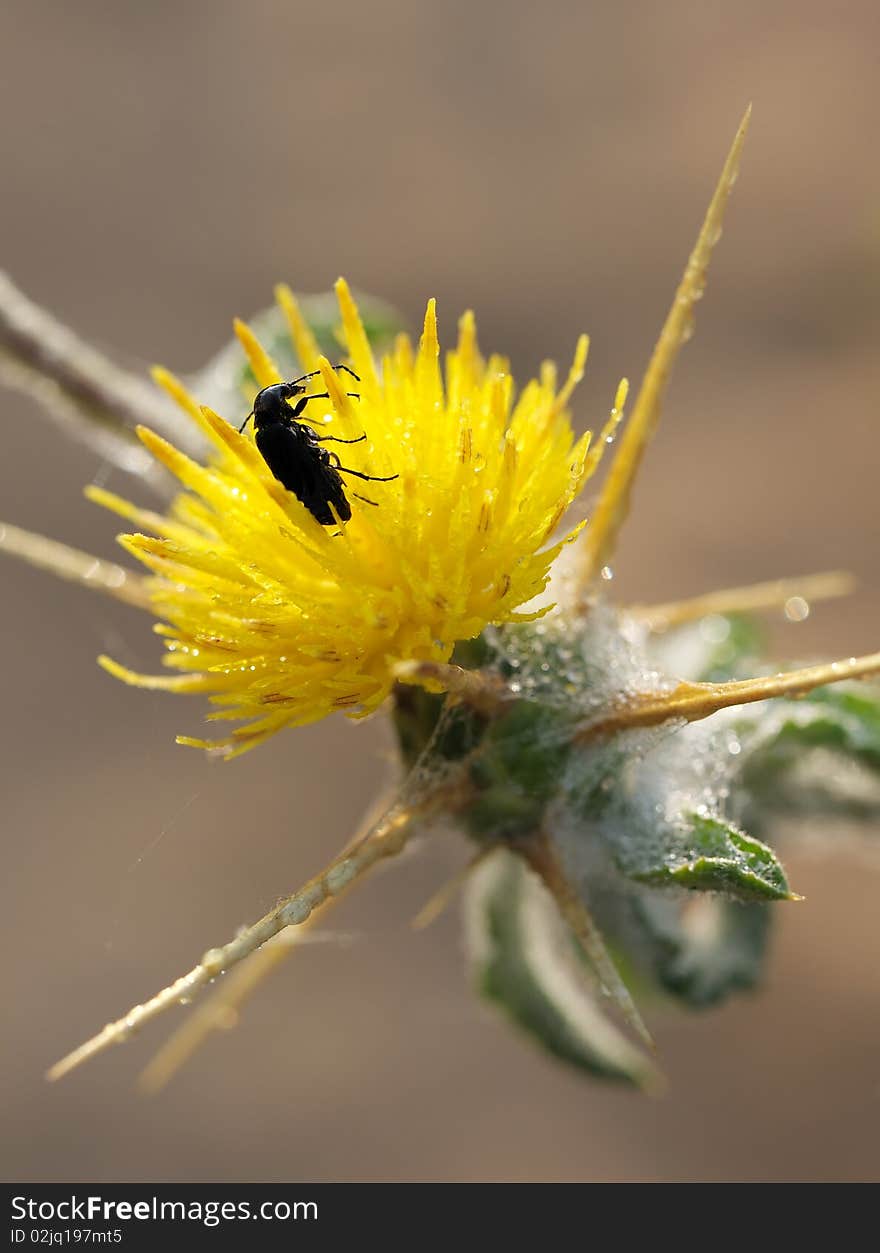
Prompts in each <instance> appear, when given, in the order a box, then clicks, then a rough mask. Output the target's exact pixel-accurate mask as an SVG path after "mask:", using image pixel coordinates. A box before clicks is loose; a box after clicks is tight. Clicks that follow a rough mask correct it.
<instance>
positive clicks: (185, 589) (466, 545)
mask: <svg viewBox="0 0 880 1253" xmlns="http://www.w3.org/2000/svg"><path fill="white" fill-rule="evenodd" d="M337 293H338V297H339V307H340V312H341V317H342V329H343V335H344V339H345V344H346V349H347V354H346V355H347V360H348V361H349V362H350V366H351V368H352V369H353V370H354V371H355V373H356V375H357V376H358V378H359V380H360V381H359V383H358V384H357V387H358V395H357V396H356V397H351V396H350V395H348V394H346V391H345V390H344V388H343V386H342V385H341V384H340V379H339V376H338V375H337V373H336V372H335V370H334V368H333V367H332V366H331V365H330V363H329V361H328V360H327V359H326V357H323V356H322V355H320V353H319V352H318V348H317V345H316V342H315V340H314V337H313V335H312V333H311V331H310V330H309V328H308V326H307V325H306V323H305V321H304V319H303V318H302V315H301V313H300V311H299V308H298V306H297V304H296V302H295V299H294V297H293V295H292V293H291V292H290V291H289V290H288V289H287V288H280V289H279V291H278V297H279V302H280V304H281V306H282V308H283V310H284V313H285V315H286V316H287V319H288V321H289V324H290V326H291V329H292V333H293V340H294V346H295V349H296V353H297V356H298V358H299V361H300V362H301V364H302V368H303V371H304V372H311V371H316V372H320V373H319V378H320V380H321V384H322V389H323V390H324V391H326V393H328V394H329V395H328V399H327V403H326V404H325V405H324V406H323V407H321V406H320V404H319V402H317V401H314V402H312V403H311V405H310V408H309V409H308V411H307V413H304V414H303V415H302V418H301V419H300V420H301V421H303V422H306V421H307V422H308V423H309V424H310V425H311V424H314V425H315V427H317V428H318V429H319V431H320V436H321V438H322V439H331V438H332V439H335V440H340V441H345V442H346V443H351V442H352V441H358V440H359V439H360V436H361V435H366V439H365V440H363V441H362V442H357V443H351V446H350V447H346V450H345V451H346V454H347V458H348V461H349V464H350V465H352V463H353V465H354V467H356V468H357V470H358V471H359V472H360V473H364V472H366V473H369V474H370V475H371V476H375V477H379V476H383V477H384V476H390V475H396V476H397V477H396V478H395V479H394V480H393V482H390V483H384V482H383V483H371V484H370V486H369V492H370V496H369V497H364V496H363V495H362V494H361V493H360V492H358V491H353V492H352V493H351V506H352V518H351V520H350V521H349V522H347V523H346V524H345V525H343V524H342V523H341V522H340V524H339V525H338V526H329V527H328V526H322V525H321V524H320V523H319V522H318V521H316V519H315V517H314V516H313V515H312V513H311V512H310V511H309V509H308V508H306V506H305V505H304V504H303V503H301V501H300V500H299V499H297V497H296V496H295V495H294V494H293V493H292V492H289V491H287V490H286V488H285V487H284V486H283V485H282V484H281V483H280V482H278V480H277V479H275V478H274V477H273V475H272V472H271V470H270V469H269V467H268V466H267V464H266V462H265V461H264V460H263V458H262V456H261V455H260V453H259V452H258V450H257V449H256V447H255V446H254V442H253V438H252V436H250V435H248V434H246V435H242V434H239V433H238V432H237V431H236V430H235V429H234V428H233V427H232V426H231V425H230V423H229V422H227V421H226V420H225V419H224V418H221V417H219V416H218V415H217V414H216V413H214V412H213V411H212V410H210V409H208V408H205V407H199V405H198V404H197V403H196V401H195V400H194V399H193V398H192V397H191V396H190V394H189V392H188V391H187V390H186V389H185V388H184V387H183V385H182V384H181V383H180V382H179V381H178V380H176V379H175V378H173V377H172V376H171V375H169V374H168V373H167V372H166V371H164V370H157V371H156V372H155V377H156V381H157V382H158V383H159V384H160V385H161V386H162V387H164V388H165V389H166V390H167V391H168V392H169V394H170V395H171V396H173V397H174V399H175V400H177V401H178V402H179V403H180V405H181V406H182V408H183V409H184V411H185V412H186V413H187V415H188V417H189V418H190V419H191V421H192V422H194V423H196V424H197V426H198V427H199V428H200V429H201V431H202V432H203V433H204V435H205V436H206V437H207V439H208V440H209V442H210V445H211V457H210V460H209V463H208V464H207V465H206V466H205V465H200V464H197V463H196V462H195V461H193V460H192V459H191V458H189V457H188V456H186V455H184V454H183V453H182V452H180V451H179V450H178V449H177V448H175V447H174V446H173V445H172V444H171V443H169V442H168V441H167V440H165V439H163V438H161V437H160V436H158V435H156V434H154V433H153V432H152V431H150V430H148V429H145V428H141V429H140V430H139V435H140V438H141V439H142V441H143V443H144V444H145V445H146V447H147V448H148V449H149V451H150V452H151V453H152V454H153V456H154V457H155V458H156V459H157V460H158V461H159V462H161V463H162V465H164V466H165V467H166V468H167V469H168V470H170V471H171V473H172V474H173V475H174V476H175V477H176V478H177V479H178V480H179V481H180V483H181V484H182V485H183V486H184V487H185V488H186V489H187V491H186V492H185V493H184V494H181V495H179V496H178V497H177V499H176V500H175V501H174V502H173V504H172V506H171V508H170V510H169V512H168V514H167V515H164V516H161V515H157V514H155V513H152V512H146V511H144V510H142V509H138V508H135V507H134V506H132V505H130V504H128V503H127V502H126V501H124V500H121V499H120V498H119V497H118V496H115V495H112V494H111V493H109V492H106V491H104V490H102V489H99V488H94V487H93V488H89V489H88V490H87V495H88V496H89V497H90V498H91V499H92V500H94V501H96V502H98V503H100V504H103V505H106V506H107V507H108V508H110V509H113V510H115V511H116V512H117V513H119V514H121V515H122V516H123V517H124V518H126V519H127V520H129V521H131V522H134V523H136V524H137V525H139V526H141V527H142V528H144V530H145V531H147V532H149V533H150V534H149V535H144V534H133V535H124V536H122V537H121V543H122V545H123V547H124V548H126V550H127V551H128V552H129V553H131V554H132V555H133V556H134V557H136V558H137V559H138V560H139V561H141V562H142V563H143V564H144V565H145V566H146V567H147V568H148V569H149V570H150V571H151V572H152V574H153V575H154V576H155V577H154V578H153V579H151V580H150V581H149V583H148V584H147V591H148V597H149V604H150V607H151V608H152V610H153V611H154V612H155V613H156V614H157V616H159V617H160V618H161V619H162V622H161V623H160V624H159V625H158V626H157V631H158V632H159V633H160V634H161V636H162V637H163V640H164V643H165V648H166V655H165V659H164V660H165V664H166V666H168V667H169V668H170V669H172V670H175V671H177V672H178V673H177V674H175V675H169V676H146V675H140V674H135V673H133V672H132V671H131V670H128V669H126V668H125V667H123V666H120V665H118V664H117V663H116V662H113V661H111V660H110V659H108V658H102V659H101V664H102V665H103V666H104V667H105V668H106V669H107V670H109V671H110V673H112V674H114V675H116V676H118V677H119V678H121V679H123V680H124V681H125V682H127V683H131V684H134V685H136V686H140V687H150V688H162V689H165V690H167V691H177V692H204V693H208V694H209V698H210V700H211V702H212V703H213V704H215V705H217V706H218V709H217V712H216V713H214V714H212V715H211V717H214V718H234V719H246V720H247V725H246V726H244V727H242V728H240V729H237V730H235V731H234V732H233V733H232V735H231V736H229V737H228V738H227V739H224V740H219V741H209V740H197V739H192V738H190V737H181V738H180V742H182V743H186V744H191V745H195V746H197V747H201V748H223V749H225V750H226V752H227V755H230V756H233V755H236V754H238V753H241V752H244V751H246V750H247V749H249V748H252V747H254V745H256V744H258V743H260V742H261V741H262V740H264V739H266V738H267V736H270V735H272V734H273V733H274V732H276V731H278V730H280V729H281V728H282V727H285V726H291V725H298V724H303V723H308V722H313V721H315V720H316V719H319V718H323V717H324V716H326V715H327V714H330V713H333V712H335V711H338V710H343V711H345V712H346V713H348V714H349V716H353V717H362V716H364V715H365V714H368V713H371V712H372V711H373V710H375V709H376V708H377V707H378V706H379V705H380V704H381V703H382V702H383V701H384V700H385V699H386V697H387V696H388V694H389V692H390V690H391V686H392V684H393V682H394V680H395V674H396V667H398V666H399V664H400V663H401V662H408V661H432V662H440V663H442V662H446V661H448V660H449V658H450V657H451V655H452V651H453V649H454V647H455V645H456V643H457V642H458V641H461V640H468V639H472V638H474V637H475V636H477V635H479V634H480V632H481V631H482V630H483V629H484V628H485V627H486V625H487V624H488V623H505V622H517V621H523V620H525V619H526V618H529V617H534V616H535V615H534V614H524V613H523V612H521V611H520V608H519V607H520V606H522V605H523V604H524V603H526V602H528V601H531V600H533V599H534V597H535V596H536V595H537V594H538V593H540V592H541V591H542V590H543V588H544V586H545V584H546V582H547V578H548V572H549V569H550V566H551V564H552V562H553V560H554V558H555V557H556V555H557V554H558V552H559V551H560V548H561V547H562V545H563V544H565V543H567V542H569V541H570V540H571V539H573V538H574V536H575V535H576V534H577V532H578V530H579V529H580V528H579V527H575V528H574V529H573V530H572V531H570V532H569V534H568V535H567V536H565V537H564V538H562V539H560V540H557V541H556V542H554V543H552V544H550V543H548V541H549V540H550V538H551V536H552V535H553V533H554V531H555V529H556V527H557V526H558V524H559V522H560V520H561V518H562V516H563V514H564V513H565V512H566V510H567V508H568V506H569V504H570V503H571V502H572V500H573V499H574V498H575V497H576V496H577V494H578V492H579V491H580V489H581V487H582V486H583V484H584V482H585V480H586V479H587V477H588V476H589V474H590V473H591V471H592V470H593V469H594V467H595V466H596V464H597V462H598V460H599V453H600V452H601V448H602V446H603V445H602V443H601V442H600V444H599V446H598V449H597V450H596V451H595V452H593V453H590V452H589V451H588V448H589V444H590V435H589V433H588V434H586V435H585V436H583V437H582V438H580V439H578V440H575V438H574V435H573V432H572V428H571V424H570V421H569V416H568V412H567V403H568V400H569V398H570V396H571V393H572V391H573V389H574V387H575V385H576V383H577V382H578V380H579V379H580V378H581V376H582V374H583V368H584V362H585V360H586V355H587V340H586V337H582V338H581V340H580V341H579V343H578V346H577V351H576V354H575V359H574V363H573V365H572V367H571V370H570V372H569V374H568V378H567V379H566V381H565V383H564V385H563V386H562V387H558V386H557V382H556V371H555V369H554V367H553V366H552V364H550V363H546V364H545V366H544V367H543V370H542V373H541V378H540V380H533V381H532V382H530V383H529V384H527V386H526V387H525V388H523V390H522V391H521V392H520V393H519V394H517V393H516V391H515V387H514V382H513V379H512V377H511V375H510V372H509V368H508V364H507V362H506V361H505V360H504V359H502V358H500V357H491V358H490V359H489V361H488V362H486V361H485V360H484V359H483V357H482V356H481V355H480V351H479V348H478V346H477V339H476V328H475V323H474V318H473V315H472V314H471V313H466V314H465V315H464V316H463V317H462V318H461V321H460V323H459V337H458V344H457V346H456V348H455V349H454V350H453V351H451V352H450V353H449V354H448V357H447V360H446V367H445V377H444V373H443V372H441V369H440V365H439V354H440V347H439V343H438V338H437V323H436V316H435V307H434V302H433V301H430V302H429V304H428V309H427V313H426V315H425V323H424V331H423V334H422V338H421V342H420V344H419V347H418V350H417V351H416V352H414V351H413V349H412V346H411V344H410V341H409V339H408V338H407V337H406V336H405V335H400V336H398V338H397V341H396V343H395V345H394V349H393V351H392V352H391V353H390V354H389V355H388V356H386V358H385V360H384V362H382V365H381V369H379V368H377V365H376V363H375V362H374V359H373V354H372V349H371V346H370V344H369V342H368V339H367V336H366V333H365V331H364V327H363V323H362V321H361V318H360V316H359V314H358V309H357V306H356V304H355V302H354V300H353V298H352V296H351V293H350V291H349V289H348V286H347V284H346V283H345V282H344V281H343V280H340V281H339V283H338V284H337ZM236 330H237V333H238V336H239V339H240V341H241V343H242V345H243V347H244V349H245V351H246V353H247V355H248V358H249V361H250V364H251V367H252V369H253V373H254V376H255V378H256V380H257V383H258V385H259V386H260V387H268V386H270V385H271V384H274V383H278V382H280V381H281V374H280V373H279V370H278V368H277V366H276V365H275V364H274V363H273V361H272V360H271V358H270V357H269V356H268V354H267V353H266V351H265V349H264V348H263V347H262V346H261V344H260V343H259V341H258V340H257V338H256V337H255V336H254V334H253V332H252V331H251V330H250V329H249V328H248V327H247V326H245V325H244V324H242V323H237V326H236ZM624 394H625V385H622V386H621V389H620V392H619V395H618V402H617V405H616V406H615V410H614V412H613V414H612V418H611V424H612V425H613V424H614V423H615V422H616V421H617V419H618V417H619V412H620V406H621V404H622V402H623V397H624ZM340 446H341V445H340Z"/></svg>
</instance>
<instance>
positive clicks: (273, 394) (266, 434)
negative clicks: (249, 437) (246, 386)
mask: <svg viewBox="0 0 880 1253" xmlns="http://www.w3.org/2000/svg"><path fill="white" fill-rule="evenodd" d="M333 369H334V370H345V372H346V373H347V374H350V375H351V376H352V378H354V379H357V381H358V382H360V378H359V377H358V375H357V374H355V372H354V370H350V369H349V368H348V366H347V365H336V366H334V367H333ZM320 373H321V371H320V370H312V371H311V373H310V374H301V375H300V377H299V378H296V379H293V380H291V382H289V383H273V384H272V385H271V386H270V387H264V388H263V390H262V391H260V392H258V393H257V395H256V397H255V398H254V407H253V409H252V410H251V412H250V413H249V414H248V416H247V417H246V418H245V420H244V422H242V424H241V426H240V427H239V428H238V429H239V432H241V431H243V430H244V428H245V427H246V426H247V424H248V422H250V420H251V418H253V420H254V429H255V431H256V441H257V448H259V450H260V452H261V453H262V455H263V460H264V461H265V462H266V465H267V466H268V467H269V469H270V470H271V471H272V473H273V474H274V475H275V477H276V479H278V481H279V483H283V484H284V486H285V487H286V488H287V490H288V491H290V492H293V494H294V496H296V498H297V499H298V500H300V501H302V503H303V504H304V505H305V507H306V509H308V511H309V513H310V514H311V515H312V517H313V518H314V519H315V520H316V521H317V522H320V523H321V525H322V526H335V525H336V523H337V522H338V521H342V522H347V521H348V520H349V518H350V517H351V505H350V504H349V503H348V500H347V498H346V495H345V484H344V483H343V481H342V477H341V476H342V475H343V474H351V475H353V476H354V477H355V478H358V479H364V480H365V481H366V482H367V483H390V482H391V481H392V480H393V479H396V478H398V477H399V475H397V474H391V475H389V476H388V477H387V478H378V477H377V476H375V475H372V474H362V473H361V471H360V470H349V469H348V468H347V467H346V466H344V465H340V462H339V458H338V457H337V456H336V453H335V452H329V451H328V450H327V449H326V448H321V447H320V445H321V444H323V443H327V442H329V441H333V442H334V443H337V444H359V443H361V441H362V440H365V439H366V438H367V437H366V434H364V435H359V436H358V437H357V439H340V438H339V437H338V436H336V435H319V434H318V432H317V431H315V430H314V429H313V428H312V427H310V426H307V425H306V423H305V422H300V421H298V420H297V419H298V418H299V416H300V414H301V413H302V412H303V410H304V409H305V407H306V405H307V404H308V403H309V401H310V400H329V398H330V394H329V392H312V393H307V392H306V388H305V386H304V384H305V381H306V380H307V379H311V378H314V377H315V376H316V375H318V374H320ZM347 394H348V395H349V396H353V397H354V398H355V399H356V400H359V399H360V397H359V396H358V393H357V392H348V393H347ZM297 398H298V399H297ZM291 402H295V403H291ZM352 494H353V495H354V496H356V497H357V499H358V500H362V501H364V502H365V503H366V504H368V505H375V504H376V502H375V501H374V500H367V498H366V496H358V495H357V493H356V492H354V493H352ZM331 505H332V506H333V508H334V509H335V510H336V515H334V514H333V512H332V511H331V508H330V506H331Z"/></svg>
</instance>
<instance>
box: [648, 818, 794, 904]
mask: <svg viewBox="0 0 880 1253" xmlns="http://www.w3.org/2000/svg"><path fill="white" fill-rule="evenodd" d="M685 819H686V821H687V826H686V827H685V828H684V830H680V831H677V832H675V834H674V835H673V836H672V838H671V839H670V841H669V842H668V844H667V846H666V852H665V854H664V857H663V860H662V862H661V863H660V864H659V865H656V866H641V867H638V868H636V867H633V868H631V869H630V870H629V872H628V873H629V877H630V878H632V879H635V880H636V881H637V882H640V883H651V884H653V885H655V886H657V887H673V886H677V887H683V888H689V889H690V890H692V891H697V892H726V893H727V894H728V895H731V896H735V897H736V898H738V899H739V900H769V901H784V900H792V899H796V898H794V897H793V896H792V893H791V890H790V888H789V886H788V880H787V879H786V877H785V871H784V870H783V869H782V865H781V864H780V862H779V861H778V859H777V857H776V855H775V853H774V852H773V850H772V849H771V848H769V847H768V846H767V845H766V844H762V843H761V841H760V840H756V839H753V837H752V836H750V835H746V833H745V832H744V831H740V830H739V829H738V828H737V827H735V826H734V825H733V824H732V823H729V822H725V821H724V820H723V819H722V818H718V817H710V816H703V815H700V814H689V815H685Z"/></svg>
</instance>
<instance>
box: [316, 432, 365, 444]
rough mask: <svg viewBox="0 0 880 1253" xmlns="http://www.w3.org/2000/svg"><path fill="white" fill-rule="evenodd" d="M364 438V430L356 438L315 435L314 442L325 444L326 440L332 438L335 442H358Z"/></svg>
mask: <svg viewBox="0 0 880 1253" xmlns="http://www.w3.org/2000/svg"><path fill="white" fill-rule="evenodd" d="M366 438H367V433H366V431H364V433H363V435H359V436H358V437H357V439H340V438H339V436H338V435H316V436H315V443H316V444H326V443H327V441H328V440H331V439H332V440H333V442H334V443H335V444H359V443H360V442H361V440H364V439H366Z"/></svg>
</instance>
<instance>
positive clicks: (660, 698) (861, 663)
mask: <svg viewBox="0 0 880 1253" xmlns="http://www.w3.org/2000/svg"><path fill="white" fill-rule="evenodd" d="M875 674H880V653H871V654H870V655H869V656H867V657H850V658H849V660H848V661H832V662H828V663H826V664H825V665H821V666H807V667H805V668H804V669H802V670H790V671H789V672H788V673H787V674H772V675H766V676H762V677H760V678H757V679H740V680H737V681H736V682H732V683H680V684H679V685H678V687H676V688H674V689H673V690H672V691H671V692H668V693H664V694H661V695H648V696H643V697H642V698H641V699H637V700H633V701H631V702H630V703H629V704H626V705H621V706H620V708H619V709H617V710H615V711H614V712H612V713H611V714H609V716H608V717H607V718H602V719H600V720H597V721H596V722H592V723H589V724H588V725H586V726H585V727H583V728H582V729H581V731H580V732H579V733H578V735H577V737H576V738H577V740H578V741H579V742H584V741H586V740H593V739H600V738H602V737H604V736H606V735H613V734H615V733H616V732H618V731H627V730H630V729H631V728H633V727H650V726H658V725H659V724H660V723H662V722H669V721H670V720H672V719H677V718H681V719H684V720H685V721H686V722H698V721H699V720H700V719H701V718H708V717H709V716H710V715H711V714H714V713H717V712H718V710H719V709H728V708H730V706H732V705H750V704H753V703H754V702H755V701H760V700H772V699H774V698H775V697H778V696H805V695H807V693H808V692H812V691H813V690H814V689H815V688H817V687H823V686H824V685H825V684H828V683H840V682H843V681H844V680H846V679H866V678H869V677H870V676H871V675H875Z"/></svg>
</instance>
